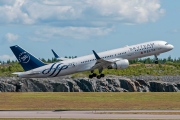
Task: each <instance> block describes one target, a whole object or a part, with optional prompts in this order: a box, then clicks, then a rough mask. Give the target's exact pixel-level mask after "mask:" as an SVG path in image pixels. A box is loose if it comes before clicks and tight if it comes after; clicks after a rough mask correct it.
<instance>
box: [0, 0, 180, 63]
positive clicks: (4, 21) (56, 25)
mask: <svg viewBox="0 0 180 120" xmlns="http://www.w3.org/2000/svg"><path fill="white" fill-rule="evenodd" d="M179 21H180V0H173V2H172V1H170V0H0V61H6V60H8V59H11V60H16V58H15V57H14V55H13V53H12V51H11V50H10V48H9V47H10V46H12V45H19V46H21V47H22V48H24V49H26V50H27V51H29V52H30V53H32V54H33V55H34V56H36V57H38V58H45V59H47V58H52V57H53V54H52V52H51V49H54V50H55V51H56V52H57V53H58V54H59V55H60V56H83V55H86V54H92V50H95V51H96V52H102V51H105V50H110V49H115V48H119V47H124V46H125V45H133V44H138V43H141V42H148V41H153V40H164V41H167V42H169V43H171V44H173V45H174V46H175V48H174V49H173V50H172V51H170V52H168V53H165V54H161V55H160V56H159V58H167V57H168V56H170V55H171V56H172V57H173V58H179V57H180V54H179V51H180V47H179V46H180V24H179Z"/></svg>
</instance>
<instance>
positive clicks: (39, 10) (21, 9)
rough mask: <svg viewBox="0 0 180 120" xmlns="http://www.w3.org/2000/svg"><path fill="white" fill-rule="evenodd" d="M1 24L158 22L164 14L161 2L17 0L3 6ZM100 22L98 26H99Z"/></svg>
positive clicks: (0, 13) (157, 0)
mask: <svg viewBox="0 0 180 120" xmlns="http://www.w3.org/2000/svg"><path fill="white" fill-rule="evenodd" d="M0 5H1V6H0V17H1V20H0V22H1V23H14V24H17V23H18V24H39V23H52V22H57V23H62V22H64V21H69V22H71V21H75V22H77V25H78V23H79V22H78V21H86V24H90V25H91V24H92V23H95V25H97V24H98V23H101V22H103V23H112V22H119V23H133V24H134V23H135V24H140V23H146V22H155V21H156V20H158V19H159V18H160V17H161V16H162V15H163V14H164V13H165V10H164V9H162V8H161V5H160V2H159V0H150V1H149V0H96V1H94V0H85V1H84V0H61V1H59V0H53V1H52V0H38V1H37V0H13V1H10V2H9V1H8V2H6V1H5V0H3V2H2V3H1V4H0ZM96 22H97V23H96Z"/></svg>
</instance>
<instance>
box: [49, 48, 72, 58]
mask: <svg viewBox="0 0 180 120" xmlns="http://www.w3.org/2000/svg"><path fill="white" fill-rule="evenodd" d="M51 51H52V53H53V54H54V57H55V58H56V59H57V60H60V61H64V60H69V58H64V57H60V56H59V55H58V54H56V52H55V51H54V50H53V49H51Z"/></svg>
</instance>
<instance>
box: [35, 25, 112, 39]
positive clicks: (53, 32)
mask: <svg viewBox="0 0 180 120" xmlns="http://www.w3.org/2000/svg"><path fill="white" fill-rule="evenodd" d="M112 30H113V28H99V27H91V28H90V27H61V28H59V27H58V28H57V27H48V28H45V29H41V30H37V31H36V32H35V36H37V38H34V39H33V40H35V41H47V40H49V39H52V38H53V39H55V37H57V39H59V38H61V37H68V38H73V39H89V38H91V37H94V36H96V37H97V36H104V35H107V34H108V33H110V32H111V31H112ZM38 38H41V39H38Z"/></svg>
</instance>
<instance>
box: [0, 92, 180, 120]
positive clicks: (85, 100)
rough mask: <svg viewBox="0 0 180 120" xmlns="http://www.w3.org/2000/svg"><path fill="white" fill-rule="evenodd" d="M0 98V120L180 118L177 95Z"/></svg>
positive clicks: (6, 95)
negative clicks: (20, 119) (8, 119)
mask: <svg viewBox="0 0 180 120" xmlns="http://www.w3.org/2000/svg"><path fill="white" fill-rule="evenodd" d="M0 96H1V97H0V118H2V117H3V115H4V117H3V118H26V119H28V120H29V119H30V118H39V119H40V118H61V119H62V118H63V119H180V102H179V98H180V93H178V92H176V93H174V92H173V93H172V92H171V93H167V92H159V93H152V92H149V93H137V92H130V93H119V92H118V93H112V92H111V93H99V92H98V93H97V92H94V93H92V92H91V93H85V92H83V93H59V92H57V93H55V92H40V93H35V92H29V93H28V92H24V93H0ZM16 112H17V113H16ZM26 114H27V116H26ZM6 115H7V116H6ZM13 115H14V116H13ZM22 115H25V116H22ZM35 116H37V117H35ZM43 116H44V117H43ZM48 116H49V117H48ZM83 116H84V117H83ZM88 116H89V117H88Z"/></svg>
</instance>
